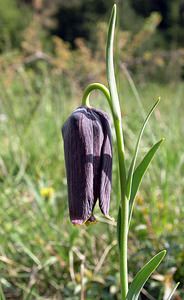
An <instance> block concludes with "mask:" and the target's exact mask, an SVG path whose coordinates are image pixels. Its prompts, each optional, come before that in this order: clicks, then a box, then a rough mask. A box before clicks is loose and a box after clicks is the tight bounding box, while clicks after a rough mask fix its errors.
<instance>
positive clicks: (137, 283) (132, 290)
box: [126, 250, 166, 300]
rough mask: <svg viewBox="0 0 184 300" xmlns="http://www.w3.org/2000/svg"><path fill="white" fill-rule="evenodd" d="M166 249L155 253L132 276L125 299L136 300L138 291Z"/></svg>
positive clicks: (159, 261)
mask: <svg viewBox="0 0 184 300" xmlns="http://www.w3.org/2000/svg"><path fill="white" fill-rule="evenodd" d="M165 254H166V251H165V250H163V251H161V252H159V253H158V254H156V255H155V256H154V257H153V258H152V259H151V260H150V261H149V262H148V263H147V264H146V265H144V267H143V268H142V269H141V270H140V271H139V272H138V273H137V274H136V276H135V277H134V279H133V281H132V283H131V285H130V287H129V290H128V294H127V297H126V300H138V298H139V295H140V292H141V290H142V288H143V286H144V284H145V283H146V281H147V280H148V278H149V277H150V276H151V274H152V273H153V272H154V271H155V269H156V268H157V267H158V265H159V264H160V263H161V261H162V259H163V258H164V256H165Z"/></svg>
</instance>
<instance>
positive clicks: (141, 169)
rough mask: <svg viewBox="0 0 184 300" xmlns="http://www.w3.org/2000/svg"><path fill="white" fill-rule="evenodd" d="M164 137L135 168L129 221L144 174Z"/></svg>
mask: <svg viewBox="0 0 184 300" xmlns="http://www.w3.org/2000/svg"><path fill="white" fill-rule="evenodd" d="M163 141H164V139H161V140H160V141H158V142H157V143H156V144H154V145H153V146H152V147H151V149H150V150H149V151H148V152H147V153H146V155H145V156H144V158H143V160H142V161H141V163H140V164H139V165H138V167H137V168H136V169H135V171H134V174H133V178H132V188H131V194H130V209H129V223H130V220H131V216H132V211H133V206H134V201H135V196H136V194H137V191H138V189H139V186H140V184H141V182H142V179H143V176H144V174H145V173H146V171H147V169H148V167H149V165H150V163H151V161H152V159H153V157H154V156H155V154H156V152H157V150H158V149H159V147H160V145H161V144H162V142H163Z"/></svg>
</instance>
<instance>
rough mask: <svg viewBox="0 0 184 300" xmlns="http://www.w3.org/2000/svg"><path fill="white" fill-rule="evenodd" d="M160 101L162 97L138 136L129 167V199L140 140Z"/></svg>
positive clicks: (127, 194) (127, 190)
mask: <svg viewBox="0 0 184 300" xmlns="http://www.w3.org/2000/svg"><path fill="white" fill-rule="evenodd" d="M159 101H160V99H158V100H157V101H156V103H155V104H154V105H153V107H152V108H151V110H150V112H149V114H148V115H147V117H146V119H145V121H144V123H143V126H142V128H141V131H140V133H139V136H138V140H137V143H136V147H135V152H134V156H133V159H132V163H131V165H130V169H129V172H128V178H127V189H126V196H127V198H128V199H130V193H131V188H132V178H133V173H134V169H135V164H136V159H137V154H138V150H139V145H140V141H141V138H142V135H143V132H144V129H145V127H146V124H147V122H148V120H149V118H150V117H151V115H152V113H153V111H154V109H155V108H156V106H157V105H158V103H159Z"/></svg>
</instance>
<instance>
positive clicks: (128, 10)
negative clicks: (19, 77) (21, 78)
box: [0, 0, 184, 86]
mask: <svg viewBox="0 0 184 300" xmlns="http://www.w3.org/2000/svg"><path fill="white" fill-rule="evenodd" d="M1 2H2V5H1V6H0V22H1V23H2V25H3V26H1V27H0V33H1V35H0V51H1V52H2V54H1V56H0V69H1V70H3V72H8V73H9V75H10V74H11V76H12V72H15V71H16V66H17V64H26V66H28V67H31V68H33V70H34V69H35V68H37V67H36V65H37V62H38V61H40V60H44V61H45V62H46V63H47V64H49V65H50V68H51V72H57V73H58V72H61V73H63V72H64V73H65V75H66V77H67V78H69V77H70V78H71V79H75V82H76V83H77V84H79V85H82V86H83V85H85V84H86V82H89V81H91V80H93V78H96V80H102V81H103V80H105V76H104V75H105V63H104V62H105V57H104V45H105V43H106V33H107V23H106V22H105V20H107V15H109V13H110V10H111V7H112V3H113V0H112V1H111V0H110V1H105V0H98V1H96V0H94V1H91V0H85V1H84V0H72V1H59V0H57V1H56V0H53V1H52V2H51V1H46V0H45V1H43V0H34V1H28V0H27V1H23V0H11V1H10V0H7V1H2V0H0V3H1ZM118 3H119V23H118V24H119V33H118V36H117V45H116V49H118V52H119V57H120V62H119V63H120V66H122V63H124V64H126V66H127V67H128V68H129V70H130V71H132V72H133V73H134V74H135V75H136V76H137V77H138V79H139V80H140V81H144V80H145V78H146V79H149V78H151V79H152V80H159V81H160V80H162V81H170V80H178V79H183V77H184V48H182V45H183V40H184V39H182V35H183V32H184V30H183V13H182V11H183V9H182V7H183V0H182V1H174V3H172V1H170V2H168V1H160V2H158V1H143V0H139V1H137V2H135V1H133V0H131V1H129V0H124V1H123V2H122V1H119V2H118ZM171 3H172V5H171ZM175 29H176V30H175ZM171 32H173V33H172V34H171ZM174 33H176V35H174ZM178 36H180V37H181V39H180V38H177V37H178ZM168 38H169V43H168ZM165 46H167V47H165ZM7 50H8V51H7ZM171 70H172V72H171ZM86 72H87V73H88V74H89V76H87V77H86ZM9 77H10V76H9Z"/></svg>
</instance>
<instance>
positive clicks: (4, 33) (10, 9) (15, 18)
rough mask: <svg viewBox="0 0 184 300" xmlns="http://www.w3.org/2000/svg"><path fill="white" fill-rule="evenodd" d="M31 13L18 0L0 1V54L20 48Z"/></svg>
mask: <svg viewBox="0 0 184 300" xmlns="http://www.w3.org/2000/svg"><path fill="white" fill-rule="evenodd" d="M29 21H30V11H29V10H28V8H27V7H26V6H25V5H22V4H21V5H18V1H16V0H6V1H4V0H0V52H2V51H7V50H10V49H11V48H14V47H18V46H19V44H20V41H21V33H22V31H23V30H24V28H25V27H26V26H27V25H28V24H29Z"/></svg>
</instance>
